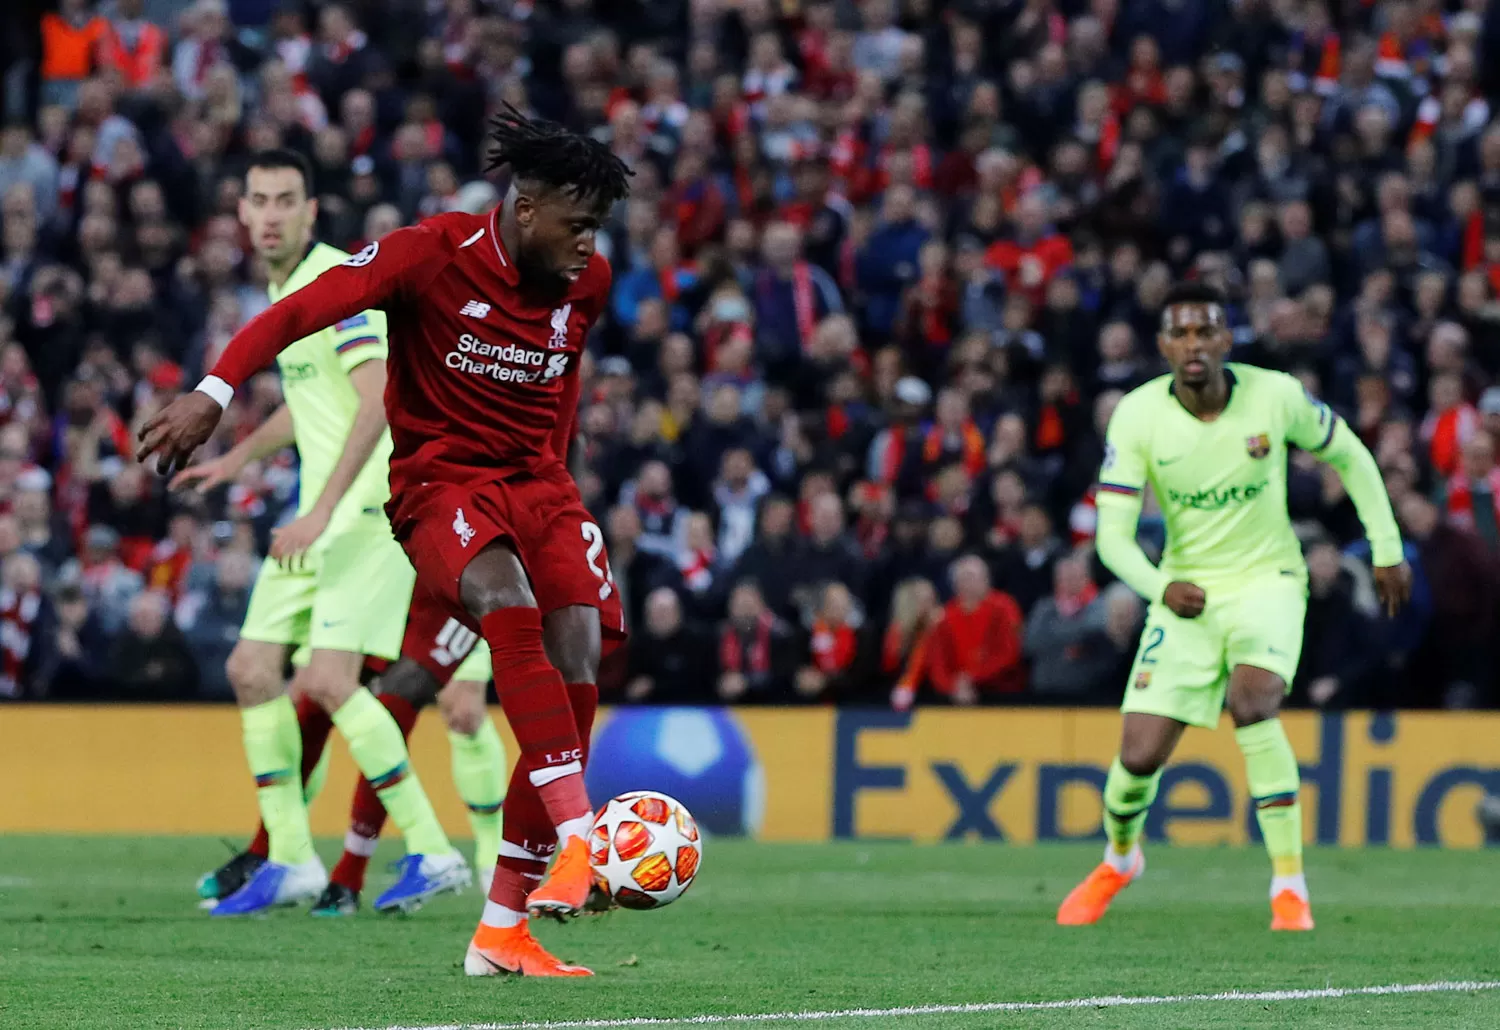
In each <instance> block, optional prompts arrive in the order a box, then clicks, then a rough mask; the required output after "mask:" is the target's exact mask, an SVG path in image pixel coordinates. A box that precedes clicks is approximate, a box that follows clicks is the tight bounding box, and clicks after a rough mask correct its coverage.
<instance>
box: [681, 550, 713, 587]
mask: <svg viewBox="0 0 1500 1030" xmlns="http://www.w3.org/2000/svg"><path fill="white" fill-rule="evenodd" d="M681 567H682V583H683V585H684V586H686V587H687V588H688V589H689V590H692V591H695V592H696V591H700V590H707V589H708V587H709V586H710V585H711V584H712V583H713V580H714V552H713V551H711V550H709V551H689V552H688V553H687V554H686V555H685V556H684V558H683V560H682V562H681Z"/></svg>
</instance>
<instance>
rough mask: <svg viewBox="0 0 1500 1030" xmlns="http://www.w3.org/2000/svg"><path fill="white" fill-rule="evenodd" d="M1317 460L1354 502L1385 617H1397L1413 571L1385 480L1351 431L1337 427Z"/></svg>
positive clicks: (1343, 426)
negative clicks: (1331, 470) (1336, 477)
mask: <svg viewBox="0 0 1500 1030" xmlns="http://www.w3.org/2000/svg"><path fill="white" fill-rule="evenodd" d="M1318 457H1319V458H1321V459H1322V460H1323V461H1326V462H1327V463H1328V464H1330V465H1332V466H1333V468H1334V471H1336V472H1337V473H1338V474H1339V479H1340V480H1342V481H1343V483H1344V490H1345V492H1346V493H1348V495H1349V499H1350V500H1352V501H1353V502H1354V510H1355V511H1357V512H1358V513H1359V521H1360V523H1361V524H1362V525H1363V526H1364V527H1365V537H1366V538H1367V539H1368V540H1369V541H1370V564H1372V565H1373V566H1374V567H1375V592H1376V593H1377V594H1379V595H1380V600H1381V603H1382V604H1383V605H1384V607H1385V610H1386V614H1388V615H1395V614H1396V612H1397V611H1399V610H1400V608H1401V606H1402V605H1404V604H1405V603H1406V602H1407V599H1408V598H1410V597H1411V569H1410V568H1409V567H1408V566H1407V564H1406V556H1405V554H1404V552H1403V551H1402V547H1401V530H1400V528H1399V527H1398V526H1397V524H1396V516H1395V513H1394V512H1392V511H1391V499H1390V496H1389V495H1388V494H1387V493H1386V492H1385V477H1384V476H1382V475H1381V474H1380V466H1379V465H1377V464H1376V463H1375V456H1374V455H1372V454H1371V453H1370V450H1369V448H1368V447H1366V446H1365V445H1364V442H1363V441H1362V440H1360V438H1359V437H1357V436H1355V435H1354V433H1352V432H1350V430H1349V427H1348V426H1346V425H1342V424H1340V425H1339V426H1337V427H1335V429H1334V433H1333V437H1332V439H1330V440H1329V442H1328V446H1327V447H1325V448H1323V450H1322V451H1321V452H1320V453H1319V454H1318Z"/></svg>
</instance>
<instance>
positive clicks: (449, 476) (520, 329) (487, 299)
mask: <svg viewBox="0 0 1500 1030" xmlns="http://www.w3.org/2000/svg"><path fill="white" fill-rule="evenodd" d="M609 284H610V269H609V262H608V261H606V260H605V258H604V257H603V256H602V255H599V254H595V255H594V258H593V260H592V261H590V262H589V265H588V268H587V269H586V270H585V271H584V273H583V275H581V276H580V277H579V278H578V281H577V282H575V283H573V284H572V285H571V286H570V288H569V289H568V292H567V294H566V295H565V296H563V297H562V298H560V299H558V300H557V301H556V302H555V303H551V304H542V305H537V304H535V303H532V302H529V301H528V300H527V299H526V298H525V297H524V296H523V295H522V294H521V292H520V289H519V277H518V274H517V270H516V266H515V262H514V261H513V260H512V259H511V257H510V255H508V254H507V253H506V252H505V246H504V244H503V243H502V242H501V240H500V233H499V212H498V209H496V210H495V211H493V212H491V213H489V214H484V215H468V214H446V215H439V216H438V217H436V218H432V219H429V220H427V221H425V222H422V223H421V224H420V225H416V226H413V227H411V228H407V229H398V230H397V231H395V232H393V233H391V234H390V235H389V236H387V237H385V238H384V239H382V240H379V241H377V242H374V243H371V244H369V245H368V246H366V247H365V249H364V250H362V251H360V252H359V253H358V254H356V255H354V256H353V257H351V258H350V259H349V260H348V261H346V262H344V264H342V265H339V266H337V267H335V268H331V269H329V270H328V271H326V272H324V273H323V274H322V275H320V276H319V277H318V278H317V279H316V280H314V281H313V282H312V283H309V284H308V285H307V286H305V287H303V288H302V289H300V290H298V291H297V292H295V293H293V294H290V295H289V296H287V297H284V298H283V299H282V300H280V301H278V302H277V303H275V304H272V305H271V306H270V307H269V308H267V309H266V310H265V311H264V312H262V313H261V314H260V315H258V316H256V317H255V318H254V319H252V320H251V321H250V322H249V324H247V325H246V326H245V327H244V329H242V330H240V332H239V333H238V334H237V335H236V336H235V338H234V339H233V340H232V341H230V344H229V347H228V348H227V349H226V350H225V352H224V354H223V356H222V357H221V358H220V359H219V362H218V364H217V365H215V366H214V369H213V373H212V374H213V375H216V376H218V377H219V378H221V379H223V380H224V381H225V382H227V383H229V384H230V385H231V386H235V387H238V386H239V385H240V384H241V383H243V382H244V381H245V380H246V379H247V378H249V377H250V376H251V375H252V374H254V373H255V372H256V371H257V370H259V369H261V368H263V367H265V366H266V365H268V364H270V362H271V361H272V359H274V358H275V356H276V355H277V354H278V353H279V352H280V351H281V350H282V349H283V348H285V347H287V346H289V345H290V344H291V343H292V342H293V341H294V340H298V339H301V338H302V337H304V336H307V335H309V334H311V333H314V332H317V331H318V330H320V329H322V328H324V327H325V326H330V325H333V324H334V323H335V322H338V321H340V320H341V319H345V318H349V317H350V316H352V315H355V314H357V313H358V312H360V311H363V310H365V309H367V308H378V309H380V310H382V311H384V312H385V313H386V316H387V318H388V320H389V335H390V351H389V354H390V356H389V358H388V379H387V384H386V394H385V406H386V416H387V418H388V419H389V421H390V426H391V438H392V441H393V443H394V444H395V449H394V452H393V454H392V458H391V494H392V498H393V499H394V500H395V501H396V502H397V505H398V507H399V503H400V494H401V493H402V490H403V488H404V487H405V486H406V485H407V484H412V483H424V482H449V483H453V482H470V481H475V480H481V479H506V478H509V477H510V476H513V475H515V474H516V473H519V472H523V471H526V472H532V473H535V474H541V475H550V474H556V473H559V472H560V473H563V474H566V461H567V443H568V440H569V439H570V437H571V430H572V425H573V422H574V419H575V413H576V411H577V405H578V393H579V385H578V382H577V379H578V366H579V361H580V355H581V354H582V351H583V344H584V339H585V337H586V336H587V335H588V331H589V328H590V327H591V326H592V325H593V324H594V322H595V320H597V319H598V317H599V314H600V312H601V311H603V309H604V305H605V302H606V299H607V298H608V295H609Z"/></svg>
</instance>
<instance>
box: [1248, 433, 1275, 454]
mask: <svg viewBox="0 0 1500 1030" xmlns="http://www.w3.org/2000/svg"><path fill="white" fill-rule="evenodd" d="M1245 452H1246V453H1247V454H1249V455H1250V457H1252V458H1264V457H1265V456H1266V455H1267V454H1270V453H1271V438H1270V437H1269V436H1267V435H1266V434H1265V433H1261V434H1260V435H1259V436H1251V437H1247V438H1246V440H1245Z"/></svg>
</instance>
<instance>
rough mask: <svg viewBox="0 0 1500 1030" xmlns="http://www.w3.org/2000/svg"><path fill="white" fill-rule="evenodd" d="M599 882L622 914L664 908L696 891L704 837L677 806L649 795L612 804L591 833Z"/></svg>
mask: <svg viewBox="0 0 1500 1030" xmlns="http://www.w3.org/2000/svg"><path fill="white" fill-rule="evenodd" d="M589 860H590V862H591V863H592V865H593V867H594V881H595V882H596V883H597V884H598V885H599V889H600V890H602V891H605V892H606V893H607V894H608V895H609V896H610V897H611V898H612V899H613V900H614V902H615V903H616V904H617V905H619V906H621V907H622V908H661V907H662V906H663V905H670V904H671V903H672V902H674V901H676V900H677V899H678V898H680V897H682V895H683V892H684V891H686V890H687V889H688V888H689V887H690V886H692V883H693V879H694V878H695V877H696V876H697V875H698V867H699V865H700V864H701V863H702V861H703V835H702V834H701V833H700V832H699V831H698V824H697V822H696V821H695V820H694V819H693V816H692V814H691V813H689V812H688V810H687V809H686V808H684V807H683V806H682V805H681V804H680V803H678V802H677V801H676V800H674V799H672V798H669V797H667V795H665V794H658V793H656V792H655V791H650V790H637V791H631V792H630V793H628V794H621V795H620V796H619V797H617V798H613V799H611V800H610V801H609V803H608V804H606V805H605V806H604V807H603V808H602V809H600V810H599V815H598V817H597V818H596V819H595V820H594V828H593V829H592V830H591V831H590V832H589Z"/></svg>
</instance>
